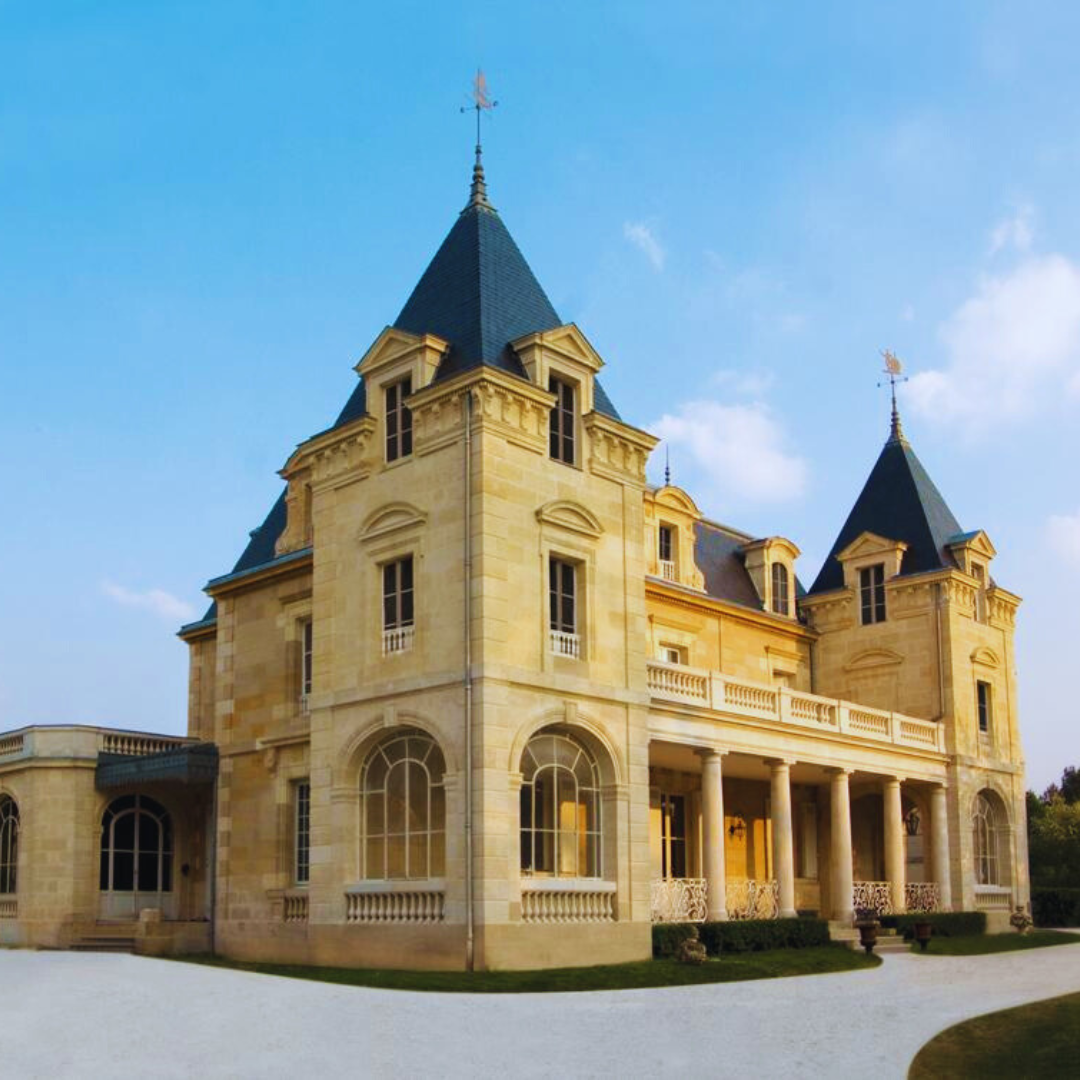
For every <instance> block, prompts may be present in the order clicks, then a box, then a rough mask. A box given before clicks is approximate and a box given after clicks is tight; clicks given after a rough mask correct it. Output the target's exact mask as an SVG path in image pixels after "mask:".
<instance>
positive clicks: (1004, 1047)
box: [908, 994, 1080, 1080]
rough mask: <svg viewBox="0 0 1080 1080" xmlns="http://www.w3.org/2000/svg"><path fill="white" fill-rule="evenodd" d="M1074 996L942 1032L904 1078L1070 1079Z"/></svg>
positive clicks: (1077, 1012) (1076, 1035)
mask: <svg viewBox="0 0 1080 1080" xmlns="http://www.w3.org/2000/svg"><path fill="white" fill-rule="evenodd" d="M1077 1047H1080V994H1067V995H1066V996H1065V997H1059V998H1050V999H1049V1000H1048V1001H1038V1002H1036V1003H1035V1004H1033V1005H1021V1006H1020V1007H1019V1008H1016V1009H1006V1010H1004V1011H1003V1012H996V1013H988V1014H987V1015H986V1016H978V1017H976V1018H975V1019H974V1020H967V1021H965V1022H964V1023H963V1024H957V1025H956V1026H955V1027H951V1028H948V1029H947V1030H945V1031H943V1032H942V1033H941V1034H940V1035H938V1036H936V1037H935V1038H933V1039H931V1040H930V1041H929V1042H928V1043H927V1044H926V1045H925V1046H924V1047H923V1048H922V1049H921V1050H920V1051H919V1052H918V1054H917V1055H916V1056H915V1060H914V1061H913V1062H912V1063H911V1069H910V1071H909V1072H908V1080H940V1078H941V1077H967V1076H972V1077H975V1076H977V1077H979V1080H994V1078H996V1077H1002V1078H1004V1077H1008V1078H1009V1080H1022V1078H1024V1077H1033V1078H1034V1077H1049V1076H1076V1075H1077V1070H1078V1068H1080V1064H1078V1062H1077V1056H1076V1055H1077Z"/></svg>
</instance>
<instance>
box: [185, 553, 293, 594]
mask: <svg viewBox="0 0 1080 1080" xmlns="http://www.w3.org/2000/svg"><path fill="white" fill-rule="evenodd" d="M313 561H314V560H313V555H312V550H311V548H304V549H303V550H302V551H293V552H290V553H289V554H288V555H282V556H281V557H279V558H277V559H272V560H271V561H270V562H267V563H262V565H260V566H253V567H251V569H250V570H241V571H240V572H239V573H234V574H226V575H224V577H219V578H214V579H213V580H212V581H210V582H208V583H207V584H206V586H205V588H204V589H203V591H204V592H205V593H206V594H207V595H209V596H212V597H213V598H214V599H215V600H216V599H217V598H218V597H220V596H225V595H227V594H229V593H234V592H238V591H240V590H241V589H249V588H251V587H252V586H254V585H262V584H264V583H265V582H267V581H272V580H274V579H275V578H285V577H290V576H292V575H293V574H299V573H306V572H307V571H310V570H311V566H312V562H313Z"/></svg>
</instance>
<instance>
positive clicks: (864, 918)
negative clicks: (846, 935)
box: [855, 910, 881, 956]
mask: <svg viewBox="0 0 1080 1080" xmlns="http://www.w3.org/2000/svg"><path fill="white" fill-rule="evenodd" d="M880 926H881V923H880V922H878V918H877V913H876V912H874V911H871V910H861V911H859V912H857V914H856V916H855V929H856V930H858V931H859V944H860V945H861V946H862V947H863V948H864V949H865V950H866V955H867V956H869V955H870V954H871V953H872V952H873V951H874V946H875V945H876V944H877V936H878V928H879V927H880Z"/></svg>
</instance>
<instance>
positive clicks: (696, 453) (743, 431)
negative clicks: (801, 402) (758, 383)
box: [650, 400, 807, 503]
mask: <svg viewBox="0 0 1080 1080" xmlns="http://www.w3.org/2000/svg"><path fill="white" fill-rule="evenodd" d="M650 430H651V431H652V432H653V433H654V434H656V435H658V436H659V437H660V438H661V439H663V440H665V441H666V442H668V443H669V444H670V445H671V446H673V447H683V448H684V449H685V450H687V451H688V452H689V455H690V458H691V461H692V463H693V465H694V467H695V468H696V469H697V470H699V471H700V473H701V474H702V475H703V476H704V478H705V480H706V483H707V484H709V485H710V486H711V487H712V489H713V493H714V494H715V495H716V496H717V497H719V498H720V499H723V498H724V497H725V496H726V497H729V498H730V497H732V496H735V497H738V498H740V499H745V500H747V501H748V502H758V503H764V502H783V501H786V500H788V499H793V498H796V497H797V496H799V495H801V494H802V493H803V491H804V490H805V488H806V479H807V468H806V462H805V461H803V459H802V458H800V457H797V456H795V455H793V454H791V453H789V452H788V451H787V449H786V441H787V440H786V438H785V434H784V431H783V429H782V427H781V426H780V424H779V423H778V422H777V420H776V419H775V417H774V416H773V414H772V412H771V411H770V410H769V408H768V407H767V406H766V405H764V404H762V403H761V402H755V403H753V404H747V405H724V404H722V403H721V402H719V401H710V400H700V401H688V402H685V403H684V404H683V405H681V406H680V407H679V410H678V412H677V413H676V414H675V415H671V414H665V415H664V416H662V417H661V418H660V419H659V420H657V421H656V422H655V423H653V424H651V425H650Z"/></svg>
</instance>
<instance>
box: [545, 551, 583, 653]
mask: <svg viewBox="0 0 1080 1080" xmlns="http://www.w3.org/2000/svg"><path fill="white" fill-rule="evenodd" d="M548 600H549V608H550V625H551V651H552V652H554V653H557V654H558V655H561V656H574V657H577V656H580V655H581V645H580V638H579V636H578V620H577V567H576V566H574V564H573V563H569V562H566V561H564V560H563V559H555V558H553V559H551V561H550V563H549V567H548Z"/></svg>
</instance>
